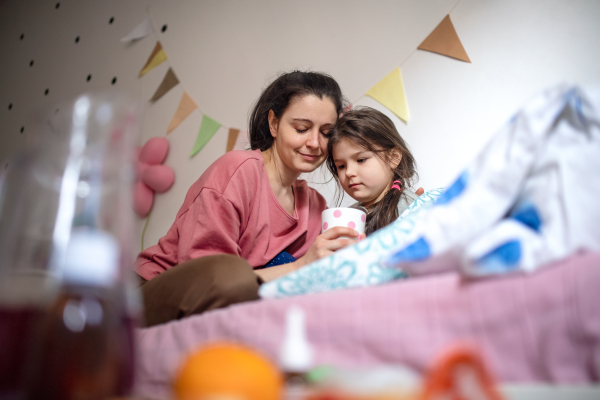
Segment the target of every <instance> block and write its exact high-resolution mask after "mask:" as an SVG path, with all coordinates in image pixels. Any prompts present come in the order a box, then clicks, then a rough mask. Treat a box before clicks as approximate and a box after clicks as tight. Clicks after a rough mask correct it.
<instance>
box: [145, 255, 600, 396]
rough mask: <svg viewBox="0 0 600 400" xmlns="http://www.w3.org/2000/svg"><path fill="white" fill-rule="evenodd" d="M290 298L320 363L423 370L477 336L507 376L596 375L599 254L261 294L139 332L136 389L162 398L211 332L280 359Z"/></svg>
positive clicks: (571, 379) (575, 379) (599, 359)
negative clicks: (488, 270)
mask: <svg viewBox="0 0 600 400" xmlns="http://www.w3.org/2000/svg"><path fill="white" fill-rule="evenodd" d="M291 304H297V305H299V306H301V307H302V308H303V309H304V310H305V312H306V320H307V329H308V338H309V340H310V342H311V343H312V344H313V346H314V348H315V352H316V358H317V360H316V361H317V362H318V363H328V364H335V365H345V366H348V365H358V364H360V365H369V364H379V363H396V364H398V363H400V364H404V365H407V366H409V367H412V368H414V369H415V370H416V371H424V370H425V369H426V368H427V367H428V366H429V365H430V363H431V362H432V361H433V360H434V358H435V356H437V355H438V354H439V353H440V352H441V351H442V350H443V349H444V348H445V347H446V346H448V345H449V344H451V343H455V342H456V341H462V342H464V341H468V342H471V343H475V344H476V345H477V346H478V347H479V348H480V349H481V350H482V352H483V355H484V357H485V360H486V362H487V364H488V366H489V367H490V368H491V370H492V372H493V374H494V375H495V376H496V377H497V378H498V379H499V380H501V381H503V382H554V383H590V382H598V381H600V254H596V253H588V254H579V255H576V256H573V257H570V258H568V259H566V260H563V261H561V262H558V263H555V264H553V265H550V266H547V267H545V268H542V269H540V270H539V271H538V272H536V273H534V274H532V275H514V276H508V277H504V278H495V279H489V280H481V281H476V282H463V281H461V279H460V277H459V276H458V275H456V274H444V275H434V276H428V277H421V278H413V279H409V280H401V281H396V282H393V283H390V284H387V285H383V286H377V287H370V288H362V289H352V290H341V291H336V292H329V293H322V294H317V295H308V296H299V297H293V298H287V299H282V300H258V301H254V302H249V303H244V304H239V305H236V306H231V307H229V308H226V309H221V310H215V311H212V312H208V313H206V314H203V315H198V316H194V317H190V318H187V319H184V320H181V321H176V322H171V323H168V324H165V325H160V326H156V327H153V328H148V329H141V330H139V331H138V332H137V339H138V345H139V357H138V365H137V371H136V373H137V389H136V392H137V393H138V394H140V395H145V396H149V397H151V398H162V397H166V396H167V395H168V393H169V385H170V382H171V379H172V377H173V375H174V374H175V372H176V370H177V367H178V364H179V363H180V361H181V360H182V358H183V357H185V355H186V353H187V352H188V351H190V350H193V349H195V348H197V347H198V346H200V345H202V344H204V343H207V342H210V341H212V340H216V339H227V340H235V341H239V342H243V343H246V344H249V345H252V346H255V347H256V348H258V349H259V350H261V351H263V352H264V353H266V354H267V355H269V356H271V357H273V359H276V358H277V353H278V350H279V347H280V344H281V341H282V339H283V334H284V317H285V312H286V309H287V308H288V307H289V306H290V305H291Z"/></svg>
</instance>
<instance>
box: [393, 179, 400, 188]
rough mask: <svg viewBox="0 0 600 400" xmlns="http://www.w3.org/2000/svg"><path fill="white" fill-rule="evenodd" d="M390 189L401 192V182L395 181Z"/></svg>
mask: <svg viewBox="0 0 600 400" xmlns="http://www.w3.org/2000/svg"><path fill="white" fill-rule="evenodd" d="M392 189H398V190H402V182H400V181H398V180H396V181H394V182H393V183H392Z"/></svg>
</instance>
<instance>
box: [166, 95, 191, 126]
mask: <svg viewBox="0 0 600 400" xmlns="http://www.w3.org/2000/svg"><path fill="white" fill-rule="evenodd" d="M196 108H198V106H197V105H196V102H195V101H194V100H192V98H191V97H190V95H189V94H187V92H183V96H181V100H180V101H179V106H178V107H177V111H175V115H173V118H172V119H171V123H170V124H169V128H167V135H168V134H169V133H171V132H173V130H174V129H175V128H177V127H178V126H179V124H181V123H182V122H183V120H184V119H186V118H187V117H188V116H189V115H190V114H191V113H192V111H194V110H195V109H196Z"/></svg>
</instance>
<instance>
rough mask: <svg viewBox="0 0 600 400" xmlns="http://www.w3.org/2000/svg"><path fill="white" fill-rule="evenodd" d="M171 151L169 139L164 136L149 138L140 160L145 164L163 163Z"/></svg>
mask: <svg viewBox="0 0 600 400" xmlns="http://www.w3.org/2000/svg"><path fill="white" fill-rule="evenodd" d="M167 153H169V141H168V140H167V139H165V138H163V137H155V138H152V139H148V141H147V142H146V144H145V145H144V147H142V152H141V154H140V161H141V162H143V163H144V164H150V165H158V164H162V163H163V161H165V158H167Z"/></svg>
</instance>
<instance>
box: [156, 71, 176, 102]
mask: <svg viewBox="0 0 600 400" xmlns="http://www.w3.org/2000/svg"><path fill="white" fill-rule="evenodd" d="M178 84H179V79H177V76H175V72H173V69H172V68H169V70H168V71H167V73H166V74H165V77H164V78H163V80H162V82H161V83H160V85H159V86H158V89H156V92H154V95H153V96H152V98H151V99H150V101H151V102H153V103H154V102H155V101H156V100H158V99H160V98H161V97H162V96H163V95H164V94H165V93H167V92H168V91H169V90H171V89H173V88H174V87H175V86H177V85H178Z"/></svg>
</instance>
